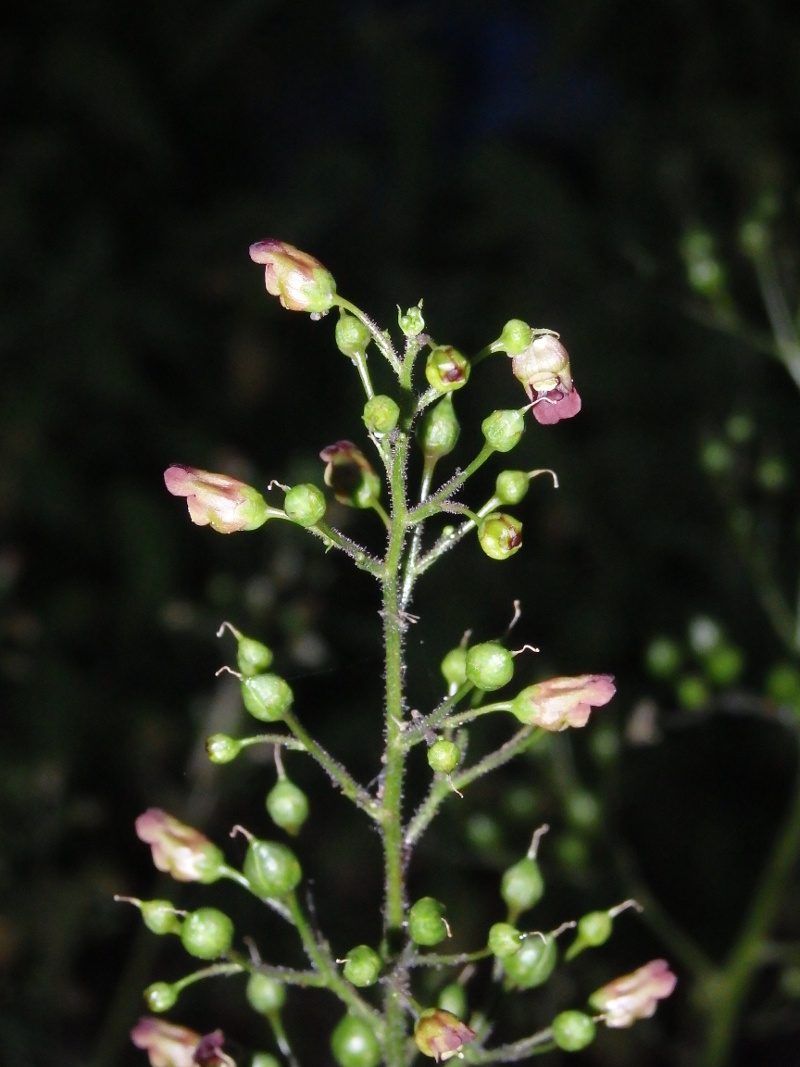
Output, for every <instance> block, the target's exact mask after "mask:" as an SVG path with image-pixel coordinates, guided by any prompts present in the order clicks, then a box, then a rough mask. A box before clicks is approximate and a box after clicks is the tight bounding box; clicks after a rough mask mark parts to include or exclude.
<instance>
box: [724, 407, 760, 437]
mask: <svg viewBox="0 0 800 1067" xmlns="http://www.w3.org/2000/svg"><path fill="white" fill-rule="evenodd" d="M755 432H756V424H755V422H754V421H753V419H752V417H751V416H750V415H748V414H746V413H745V412H743V411H738V412H736V414H734V415H731V417H730V418H729V419H728V421H727V422H726V423H725V433H726V434H727V436H728V438H729V439H730V440H731V441H733V443H734V444H735V445H746V444H747V442H748V441H749V440H750V439H751V438H752V436H753V434H754V433H755Z"/></svg>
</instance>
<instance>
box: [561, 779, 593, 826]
mask: <svg viewBox="0 0 800 1067" xmlns="http://www.w3.org/2000/svg"><path fill="white" fill-rule="evenodd" d="M565 814H566V816H567V819H568V820H569V822H570V824H571V825H572V826H573V827H575V829H576V830H583V831H584V832H585V833H592V832H593V831H595V830H596V829H597V828H598V826H599V825H600V818H601V809H600V803H599V802H598V800H597V797H596V796H595V795H594V793H590V792H589V790H588V789H570V791H569V793H568V794H567V797H566V812H565Z"/></svg>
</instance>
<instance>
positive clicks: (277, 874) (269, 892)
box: [243, 838, 303, 898]
mask: <svg viewBox="0 0 800 1067" xmlns="http://www.w3.org/2000/svg"><path fill="white" fill-rule="evenodd" d="M243 871H244V876H245V878H246V879H247V881H248V882H249V883H250V888H251V889H252V891H253V892H254V893H256V894H257V895H258V896H260V897H268V898H274V897H278V898H280V897H285V896H287V895H288V894H289V893H291V892H292V890H293V889H294V888H295V887H296V886H297V885H298V883H299V882H300V879H301V878H302V877H303V871H302V868H301V867H300V862H299V860H298V859H297V857H296V856H295V854H294V852H292V850H291V849H289V848H287V847H286V846H285V845H281V844H278V842H277V841H259V840H258V839H256V838H254V839H253V840H252V841H251V842H250V845H249V847H248V849H247V855H246V856H245V858H244V868H243Z"/></svg>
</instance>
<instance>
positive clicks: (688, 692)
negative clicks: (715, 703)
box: [675, 674, 709, 711]
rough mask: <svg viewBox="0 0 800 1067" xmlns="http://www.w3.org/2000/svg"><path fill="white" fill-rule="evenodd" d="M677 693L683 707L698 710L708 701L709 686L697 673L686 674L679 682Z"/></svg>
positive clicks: (688, 709)
mask: <svg viewBox="0 0 800 1067" xmlns="http://www.w3.org/2000/svg"><path fill="white" fill-rule="evenodd" d="M675 695H676V696H677V698H678V703H679V704H680V706H681V707H682V708H686V710H687V711H698V710H699V709H700V708H703V707H705V705H706V704H707V703H708V698H709V692H708V686H707V685H706V683H705V682H704V681H703V679H702V678H700V677H698V676H697V675H696V674H686V675H684V676H683V678H681V679H680V681H679V682H678V685H677V687H676V692H675Z"/></svg>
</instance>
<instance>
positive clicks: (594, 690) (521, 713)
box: [511, 674, 616, 731]
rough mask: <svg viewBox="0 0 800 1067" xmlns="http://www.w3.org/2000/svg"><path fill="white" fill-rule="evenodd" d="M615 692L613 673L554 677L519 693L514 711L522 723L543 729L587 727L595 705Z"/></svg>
mask: <svg viewBox="0 0 800 1067" xmlns="http://www.w3.org/2000/svg"><path fill="white" fill-rule="evenodd" d="M615 692H616V686H615V685H614V679H613V678H612V676H611V675H610V674H579V675H578V676H577V677H575V678H551V679H550V680H549V681H548V682H539V683H538V685H529V686H528V687H527V689H523V690H522V692H521V693H518V694H517V696H516V697H515V698H514V700H513V702H512V705H511V712H512V713H513V714H514V715H516V717H517V718H518V719H519V720H520V722H525V723H532V724H534V725H536V726H540V727H541V728H542V729H543V730H552V731H557V730H566V728H567V727H568V726H585V725H586V723H587V722H588V720H589V715H590V713H591V710H592V708H599V707H601V706H602V705H603V704H607V703H608V702H609V700H611V698H612V697H613V695H614V693H615Z"/></svg>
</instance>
